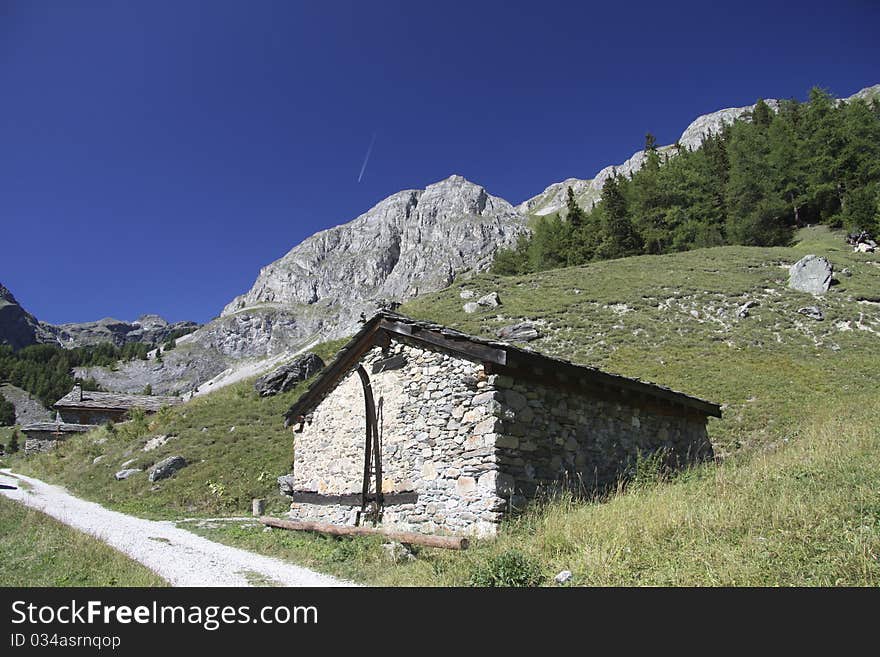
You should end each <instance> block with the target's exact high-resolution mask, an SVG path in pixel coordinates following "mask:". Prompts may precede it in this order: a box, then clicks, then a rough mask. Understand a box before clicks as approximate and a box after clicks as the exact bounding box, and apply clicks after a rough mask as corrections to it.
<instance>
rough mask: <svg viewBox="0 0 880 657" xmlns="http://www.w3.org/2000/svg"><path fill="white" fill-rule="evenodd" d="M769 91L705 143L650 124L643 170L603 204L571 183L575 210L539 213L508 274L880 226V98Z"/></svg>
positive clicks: (620, 180) (505, 261)
mask: <svg viewBox="0 0 880 657" xmlns="http://www.w3.org/2000/svg"><path fill="white" fill-rule="evenodd" d="M774 107H775V109H776V111H774V109H773V108H771V106H770V105H768V104H767V103H765V102H764V101H762V100H759V101H758V102H757V104H756V105H755V106H754V108H753V110H752V111H751V112H748V113H747V114H746V115H744V116H743V117H742V118H741V119H739V120H737V121H735V122H733V123H732V124H730V125H725V126H724V128H723V129H722V130H721V131H720V132H719V133H717V134H709V135H708V136H707V137H706V138H705V139H704V140H703V141H702V144H701V146H700V147H699V148H696V149H694V150H689V149H687V148H684V147H682V146H681V145H680V144H679V145H676V146H674V147H673V148H672V149H671V151H666V152H661V150H660V149H658V148H657V145H656V144H655V142H654V138H653V136H651V135H650V134H649V135H647V137H646V143H645V150H644V164H643V166H642V167H641V169H639V170H638V171H636V172H635V173H634V174H633V175H632V177H631V178H630V177H625V176H622V175H617V174H615V175H612V176H611V177H610V178H609V179H608V180H607V181H606V182H605V184H604V186H603V187H602V195H601V200H600V201H599V203H598V204H597V205H596V207H595V208H593V207H586V208H582V207H579V206H578V204H577V202H576V198H575V195H574V193H573V191H572V189H571V188H569V189H568V204H567V208H566V216H565V220H563V219H561V218H560V216H559V215H560V214H561V213H557V214H556V215H551V216H546V217H539V218H537V219H536V220H534V221H533V232H532V234H531V235H530V236H523V237H521V238H520V239H519V242H518V244H517V246H516V248H514V249H511V250H506V251H501V252H500V253H499V254H498V256H497V257H496V259H495V263H494V265H493V270H494V271H495V272H496V273H499V274H518V273H526V272H530V271H543V270H547V269H553V268H556V267H564V266H567V265H578V264H583V263H586V262H590V261H595V260H605V259H609V258H620V257H623V256H628V255H638V254H643V253H651V254H659V253H671V252H676V251H683V250H687V249H691V248H695V247H707V246H720V245H726V244H727V245H731V244H740V245H749V246H774V245H785V244H788V242H789V240H790V238H791V235H792V231H793V230H795V229H797V228H799V227H801V226H804V225H805V224H814V223H821V224H825V225H828V226H832V227H839V226H844V227H846V228H847V229H849V230H867V231H876V230H877V228H878V226H880V102H878V100H877V98H873V97H866V98H853V99H850V100H848V101H847V102H840V101H837V100H835V99H834V98H832V97H831V96H830V95H829V94H827V93H825V92H823V91H822V90H820V89H813V90H812V92H811V93H810V100H809V102H808V103H798V102H797V101H794V100H787V101H781V102H779V103H778V104H777V103H775V101H774Z"/></svg>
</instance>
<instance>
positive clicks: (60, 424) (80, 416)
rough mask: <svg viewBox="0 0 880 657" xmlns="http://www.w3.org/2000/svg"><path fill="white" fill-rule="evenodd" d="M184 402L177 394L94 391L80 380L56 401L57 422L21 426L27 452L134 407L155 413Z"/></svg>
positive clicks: (117, 418)
mask: <svg viewBox="0 0 880 657" xmlns="http://www.w3.org/2000/svg"><path fill="white" fill-rule="evenodd" d="M182 402H183V400H181V399H179V398H177V397H159V396H152V395H126V394H121V393H116V392H93V391H91V390H83V389H82V386H80V385H79V384H76V385H75V386H73V390H71V391H70V392H69V393H67V394H66V395H65V396H64V397H62V398H61V399H59V400H58V401H57V402H55V404H54V406H53V407H54V408H55V410H56V412H57V413H56V419H55V422H35V423H32V424H27V425H25V426H23V427H22V428H21V432H22V433H23V434H24V436H25V445H24V449H25V453H26V454H33V453H35V452H45V451H47V450H49V449H51V448H52V447H54V446H55V444H56V443H57V442H58V441H61V440H65V439H66V438H68V437H69V436H70V435H71V434H76V433H82V432H84V431H90V430H91V429H94V428H95V426H97V425H99V424H104V423H105V422H121V421H122V420H125V419H126V417H127V415H128V412H129V411H130V410H131V409H133V408H140V409H142V410H143V411H144V412H146V413H155V412H156V411H158V410H159V409H160V408H162V407H163V406H174V405H176V404H180V403H182Z"/></svg>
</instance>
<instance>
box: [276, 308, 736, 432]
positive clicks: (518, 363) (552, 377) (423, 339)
mask: <svg viewBox="0 0 880 657" xmlns="http://www.w3.org/2000/svg"><path fill="white" fill-rule="evenodd" d="M391 339H395V340H402V341H405V342H410V343H416V344H422V345H426V346H429V347H430V348H433V349H435V350H437V351H445V352H448V353H452V354H455V355H458V356H461V357H464V358H467V359H470V360H473V361H475V362H482V363H483V364H484V365H485V366H486V368H487V371H490V372H491V373H496V374H508V375H510V376H513V377H514V378H516V379H526V380H532V381H538V382H540V383H542V384H544V385H549V386H554V385H555V386H558V387H560V388H568V389H571V388H576V389H579V390H582V391H583V392H584V394H596V395H603V396H611V397H613V398H615V399H621V400H622V401H624V400H625V401H628V402H629V403H632V404H633V405H639V404H640V403H642V402H646V401H647V402H650V403H652V404H660V405H663V406H665V407H667V408H668V409H669V410H671V411H672V412H676V411H680V412H683V413H692V414H693V413H696V414H700V415H704V416H708V415H711V416H714V417H721V407H720V406H719V405H718V404H714V403H712V402H709V401H706V400H704V399H700V398H698V397H692V396H691V395H686V394H684V393H682V392H677V391H675V390H672V389H670V388H666V387H664V386H660V385H657V384H654V383H648V382H646V381H641V380H640V379H633V378H629V377H625V376H621V375H619V374H610V373H608V372H603V371H601V370H599V369H598V368H595V367H590V366H587V365H578V364H576V363H572V362H570V361H567V360H563V359H561V358H553V357H551V356H546V355H544V354H541V353H539V352H537V351H533V350H531V349H524V348H522V347H517V346H514V345H512V344H509V343H507V342H500V341H497V340H489V339H486V338H481V337H479V336H475V335H468V334H467V333H462V332H461V331H456V330H455V329H450V328H448V327H445V326H441V325H440V324H434V323H431V322H425V321H421V320H416V319H412V318H410V317H405V316H404V315H398V314H396V313H391V312H387V311H382V312H379V313H377V314H376V315H374V316H373V317H372V318H371V319H370V320H369V321H367V322H366V323H365V324H364V326H363V327H362V328H361V330H360V331H358V332H357V334H355V336H354V337H353V338H352V339H351V340H350V341H349V342H348V344H346V345H345V346H344V347H343V348H342V349H341V350H340V351H339V353H338V354H337V355H336V357H335V358H334V359H333V360H332V361H331V362H330V364H329V365H327V367H325V368H324V370H323V371H322V372H321V374H320V375H319V376H318V377H317V378H316V379H315V380H314V381H313V382H312V383H311V385H310V386H309V387H308V389H307V390H306V392H305V393H303V395H302V396H301V397H300V398H299V399H298V400H297V401H296V402H295V403H294V404H293V406H291V407H290V409H289V410H288V411H287V413H286V414H285V424H286V425H290V424H293V423H295V422H297V421H298V419H299V418H301V417H304V416H306V415H308V414H309V413H311V412H312V411H313V410H314V409H315V407H317V405H318V404H319V403H320V402H321V400H322V399H323V398H324V397H325V396H326V395H327V394H328V393H329V392H330V391H331V390H333V388H335V387H336V384H337V383H338V382H339V381H340V380H341V379H342V378H343V377H344V376H345V375H346V374H348V373H349V372H350V371H351V370H352V369H354V367H356V366H357V364H358V362H359V361H360V359H361V357H362V356H363V355H364V354H365V353H367V352H368V351H369V350H370V349H372V348H373V347H374V346H377V345H380V346H387V345H388V344H389V343H390V340H391Z"/></svg>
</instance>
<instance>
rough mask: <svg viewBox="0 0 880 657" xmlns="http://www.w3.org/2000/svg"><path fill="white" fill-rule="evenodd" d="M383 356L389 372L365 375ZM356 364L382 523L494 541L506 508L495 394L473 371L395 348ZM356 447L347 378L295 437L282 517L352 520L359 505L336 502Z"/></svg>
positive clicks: (357, 475)
mask: <svg viewBox="0 0 880 657" xmlns="http://www.w3.org/2000/svg"><path fill="white" fill-rule="evenodd" d="M392 357H394V358H396V361H397V365H398V367H397V369H390V370H387V371H381V372H378V373H373V367H372V366H373V364H374V363H376V362H378V361H382V360H385V359H388V358H392ZM361 363H362V364H363V365H364V367H365V368H366V370H367V372H368V373H369V375H370V380H371V385H372V389H373V395H374V398H375V402H376V406H377V410H378V421H379V430H380V436H381V439H382V444H383V459H382V470H383V482H382V489H383V492H384V493H386V505H385V509H384V514H383V519H382V524H383V526H388V527H395V528H398V529H406V530H411V531H422V532H427V533H457V534H475V535H479V536H488V535H492V534H494V533H495V530H496V526H497V523H498V521H499V520H500V518H501V511H502V510H503V508H504V506H505V504H506V501H505V500H504V499H503V498H502V497H501V496H500V495H499V494H498V491H497V486H496V480H497V473H496V467H497V466H496V462H495V441H496V439H497V433H496V430H497V428H498V426H499V420H498V418H497V411H498V408H499V405H498V404H497V402H495V401H494V398H495V397H496V396H497V393H496V392H495V391H494V390H493V389H492V386H491V385H490V384H489V382H488V381H487V377H486V375H485V373H484V371H483V367H482V364H480V363H475V362H472V361H469V360H466V359H462V358H458V357H455V356H452V355H449V354H444V353H440V352H437V351H431V350H426V349H424V348H421V347H418V346H415V345H412V344H406V343H404V342H399V341H394V342H392V345H391V347H390V348H389V349H388V350H386V351H385V352H383V351H382V349H380V348H379V347H376V348H374V349H373V350H371V351H370V352H369V353H368V354H367V355H366V356H365V357H364V358H363V359H362V361H361ZM400 365H402V366H400ZM364 440H365V431H364V397H363V390H362V387H361V382H360V378H359V377H358V375H357V373H356V372H351V373H350V374H349V375H348V376H346V377H345V378H344V379H343V380H342V381H341V382H340V383H339V385H338V386H337V387H336V388H335V389H334V390H333V391H332V392H331V393H330V394H329V395H328V396H327V397H326V398H325V399H324V400H323V401H322V402H321V404H320V405H319V406H318V407H317V408H316V409H315V411H314V412H313V414H312V416H311V422H310V423H307V424H306V426H305V428H304V429H303V431H302V432H301V433H299V434H296V438H295V445H294V468H293V473H292V477H291V478H290V481H291V487H292V489H293V491H292V492H293V494H294V497H293V499H294V502H293V504H292V505H291V511H290V515H291V517H293V518H296V519H307V520H322V521H326V522H334V523H340V524H351V523H352V522H353V521H354V514H355V512H356V511H357V510H359V509H360V504H359V503H356V502H352V500H350V499H346V498H345V497H344V496H352V495H356V496H359V495H360V493H361V487H362V484H363V467H364ZM304 500H309V501H304ZM334 500H336V501H335V502H334ZM316 502H317V503H316Z"/></svg>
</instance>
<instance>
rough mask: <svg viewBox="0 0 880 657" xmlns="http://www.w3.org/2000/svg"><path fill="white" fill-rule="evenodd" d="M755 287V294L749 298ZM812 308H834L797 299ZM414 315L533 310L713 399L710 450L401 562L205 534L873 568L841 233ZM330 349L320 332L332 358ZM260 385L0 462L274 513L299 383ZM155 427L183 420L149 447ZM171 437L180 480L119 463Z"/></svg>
mask: <svg viewBox="0 0 880 657" xmlns="http://www.w3.org/2000/svg"><path fill="white" fill-rule="evenodd" d="M807 253H815V254H817V255H824V256H826V257H828V258H829V259H830V260H831V262H832V263H833V265H834V268H835V272H836V274H835V280H836V283H835V284H834V285H833V286H832V287H831V289H830V290H829V292H828V293H827V294H826V295H824V296H823V297H821V298H819V299H816V298H814V297H812V296H811V295H808V294H803V293H800V292H796V291H793V290H790V289H788V288H787V285H786V284H787V278H788V272H787V268H788V266H789V265H791V264H792V263H794V262H795V261H797V260H798V259H799V258H800V257H802V256H803V255H805V254H807ZM844 270H846V271H844ZM462 289H469V290H473V291H475V292H476V293H477V294H478V295H481V294H485V293H488V292H492V291H497V292H498V294H499V295H500V297H501V300H502V305H501V306H500V307H498V308H493V309H486V310H483V311H481V312H478V313H475V314H472V315H469V314H466V313H464V312H463V310H462V304H463V303H464V301H463V300H462V299H461V298H460V296H459V293H460V292H461V290H462ZM747 301H757V302H758V305H756V306H754V307H752V308H750V310H749V315H748V317H739V316H738V309H739V308H740V307H741V306H742V305H743V304H744V303H746V302H747ZM813 305H818V306H819V307H820V308H821V310H822V312H823V313H824V319H823V320H822V321H816V320H814V319H810V318H809V317H806V316H804V315H802V314H800V313H798V310H799V309H800V308H803V307H806V306H813ZM401 312H403V313H405V314H409V315H412V316H415V317H420V318H425V319H430V320H433V321H437V322H440V323H443V324H447V325H450V326H453V327H455V328H458V329H460V330H463V331H467V332H471V333H476V334H481V335H486V336H493V337H494V335H495V332H496V331H497V329H498V328H500V327H502V326H505V325H507V324H510V323H513V322H517V321H523V320H529V321H531V322H533V323H535V324H536V325H537V326H538V328H539V329H540V331H541V333H542V337H541V338H540V339H539V340H536V341H534V342H532V343H530V345H529V346H530V348H533V349H536V350H539V351H543V352H545V353H548V354H551V355H555V356H560V357H564V358H567V359H570V360H573V361H575V362H578V363H584V364H589V365H596V366H599V367H602V368H603V369H605V370H608V371H612V372H618V373H621V374H625V375H628V376H636V377H639V378H642V379H644V380H648V381H652V382H656V383H660V384H662V385H665V386H669V387H672V388H674V389H677V390H681V391H683V392H686V393H689V394H692V395H697V396H700V397H703V398H706V399H709V400H711V401H715V402H718V403H721V404H723V411H724V417H723V418H722V419H720V420H716V419H712V420H711V421H710V424H709V434H710V437H711V438H712V440H713V444H714V446H715V451H716V456H717V457H718V461H717V462H716V463H713V464H709V465H705V466H701V467H697V468H695V469H693V470H690V471H687V472H684V473H681V474H679V475H677V476H675V477H673V478H671V479H665V478H662V477H660V476H659V475H657V474H656V473H653V474H652V473H650V472H647V473H645V474H644V476H640V477H639V479H638V480H637V481H636V482H635V483H634V484H631V485H629V486H628V487H627V488H626V489H621V490H620V491H619V492H618V493H617V494H615V495H612V496H610V497H609V498H607V499H604V500H593V501H582V500H581V501H578V500H567V499H557V500H552V501H547V502H545V503H543V504H540V505H535V506H533V507H532V509H531V510H530V511H529V512H527V513H526V514H525V515H523V516H521V517H519V518H515V519H512V520H510V521H508V522H506V523H505V525H504V527H503V530H502V532H501V535H500V537H499V538H498V539H497V540H495V541H491V542H478V543H477V544H476V545H474V546H473V548H472V549H470V550H468V551H466V552H463V553H451V552H443V551H440V550H431V549H423V550H420V551H418V552H417V554H416V558H415V559H414V560H411V561H404V562H402V563H391V562H389V558H388V557H387V555H386V554H385V551H384V550H383V548H382V547H381V541H379V540H365V539H338V538H328V537H322V536H309V535H300V534H297V533H294V532H283V531H277V530H276V531H271V532H263V531H262V528H261V527H255V528H243V527H241V526H240V524H229V525H225V524H223V523H213V524H208V525H206V526H204V527H202V528H199V529H197V530H196V531H199V532H201V533H205V534H206V535H209V536H210V537H211V538H214V539H215V540H219V541H224V542H228V543H232V544H235V545H238V546H241V547H245V548H249V549H252V550H255V551H259V552H264V553H267V554H271V555H275V556H280V557H284V558H288V559H291V560H293V561H295V562H297V563H301V564H303V565H307V566H311V567H314V568H317V569H319V570H323V571H325V572H330V573H334V574H337V575H341V576H345V577H349V578H353V579H357V580H359V581H363V582H367V583H371V584H385V585H467V584H477V585H491V584H501V585H517V584H527V585H533V584H538V583H544V584H552V583H553V579H552V576H553V575H554V574H555V573H556V572H559V571H560V570H570V571H572V573H573V578H572V580H571V584H574V585H628V584H675V585H679V584H681V585H775V584H782V585H834V584H848V585H876V584H877V583H878V579H880V561H878V551H880V545H878V540H880V506H878V504H877V502H876V500H878V499H880V435H878V428H877V426H878V425H877V424H876V422H875V421H874V418H876V417H877V412H878V410H880V395H878V394H877V385H876V381H877V372H878V371H880V350H878V346H880V260H878V259H877V258H876V256H875V255H873V254H858V253H853V252H852V251H851V250H850V248H849V247H848V246H847V245H846V244H845V243H844V241H843V236H842V235H841V234H840V233H834V232H831V231H828V230H827V229H825V228H811V229H805V230H803V231H801V232H800V233H799V236H798V241H797V243H796V244H795V245H794V246H792V247H790V248H779V247H777V248H752V247H718V248H712V249H700V250H695V251H691V252H686V253H678V254H671V255H663V256H640V257H636V258H627V259H622V260H616V261H604V262H598V263H592V264H589V265H585V266H582V267H573V268H568V269H559V270H554V271H546V272H541V273H537V274H530V275H525V276H517V277H503V278H502V277H498V276H493V275H490V274H480V275H476V276H473V277H470V278H467V279H460V280H457V281H456V282H455V283H454V284H453V285H452V286H450V287H449V288H447V289H446V290H443V291H441V292H438V293H435V294H431V295H425V296H422V297H419V298H417V299H415V300H413V301H411V302H409V303H407V304H406V305H404V307H403V308H402V309H401ZM339 346H340V343H335V344H328V345H323V346H322V347H321V348H320V349H319V350H318V351H319V353H320V355H321V356H322V357H323V358H325V360H326V359H327V358H329V357H330V356H331V355H332V353H333V352H334V350H335V349H337V348H338V347H339ZM251 383H252V382H242V383H239V384H235V385H232V386H230V387H228V388H225V389H222V390H219V391H217V392H214V393H211V394H210V395H207V396H205V397H201V398H197V399H195V400H193V401H191V402H189V403H187V404H185V405H183V406H181V407H177V408H174V409H170V410H167V411H164V412H162V413H160V414H158V415H157V416H153V417H151V418H141V419H138V420H136V421H133V422H129V423H126V424H121V425H118V426H117V427H115V431H113V432H109V431H108V430H107V429H104V428H102V429H100V430H97V431H95V432H92V433H90V434H87V435H84V436H80V437H77V438H74V439H72V440H70V441H68V442H67V443H66V444H64V445H62V446H61V447H60V448H58V449H57V450H55V451H53V452H51V453H49V454H45V455H40V456H37V457H32V458H27V459H25V458H23V457H21V456H16V457H11V458H9V457H7V458H6V459H4V463H0V465H4V467H5V466H11V467H13V468H15V469H19V470H20V471H22V472H24V473H26V474H31V475H34V476H37V477H40V478H42V479H46V480H49V481H52V482H55V483H61V484H64V485H65V486H68V487H69V488H70V489H71V490H72V491H73V492H75V493H77V494H79V495H81V496H83V497H86V498H88V499H93V500H96V501H99V502H102V503H104V504H107V505H109V506H111V507H113V508H116V509H118V510H122V511H126V512H129V513H134V514H136V515H141V516H145V517H155V518H172V519H173V518H182V517H186V516H201V517H209V516H236V515H238V516H240V515H246V514H248V513H249V509H250V500H251V498H253V497H264V498H266V499H267V501H268V513H270V514H279V513H282V512H283V511H284V509H285V508H286V502H285V500H284V499H283V498H282V497H281V496H280V495H279V494H278V492H277V485H276V482H275V478H276V477H277V476H278V475H281V474H285V473H286V472H287V471H288V468H289V465H290V460H291V448H292V440H293V434H292V433H290V432H289V431H288V430H285V429H284V428H283V418H282V413H283V411H284V410H285V409H286V408H287V407H288V405H289V404H290V403H292V401H293V400H294V399H295V398H296V397H297V396H298V395H299V394H301V393H302V390H303V389H304V387H305V385H304V384H303V385H301V386H300V387H299V388H298V389H297V390H294V391H291V392H289V393H285V394H283V395H279V396H277V397H274V398H268V399H260V398H259V397H257V395H256V393H254V391H253V389H252V387H251ZM160 434H161V435H164V434H171V435H174V436H176V437H175V438H173V439H172V440H170V441H169V442H168V443H167V444H166V445H164V446H163V447H161V448H159V449H156V450H154V451H150V452H143V451H142V450H141V448H142V446H143V445H144V443H145V442H146V440H147V439H148V438H149V437H150V436H153V435H160ZM170 454H180V455H182V456H184V457H185V458H186V459H187V460H188V461H189V463H190V465H189V466H188V467H187V468H185V469H183V470H181V471H180V472H178V473H177V474H176V475H175V476H174V477H172V478H170V479H167V480H164V481H161V482H157V483H155V484H150V483H149V482H148V481H147V477H146V474H144V473H140V474H136V475H134V476H133V477H131V478H130V479H127V480H125V481H120V482H117V481H115V480H114V479H113V473H114V472H116V471H117V470H119V469H122V464H123V463H125V462H127V461H130V460H133V462H132V463H131V464H129V466H128V467H144V468H145V467H148V466H149V465H151V464H152V463H154V462H156V461H158V460H160V459H161V458H164V457H165V456H168V455H170ZM99 457H100V458H99ZM95 459H97V460H98V461H97V463H95Z"/></svg>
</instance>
